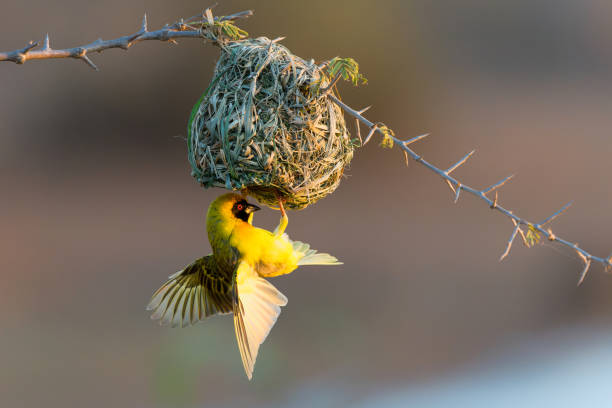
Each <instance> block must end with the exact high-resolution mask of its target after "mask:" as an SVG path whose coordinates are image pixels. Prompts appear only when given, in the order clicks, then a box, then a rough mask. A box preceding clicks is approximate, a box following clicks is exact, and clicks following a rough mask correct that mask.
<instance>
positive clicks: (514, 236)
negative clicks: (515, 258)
mask: <svg viewBox="0 0 612 408" xmlns="http://www.w3.org/2000/svg"><path fill="white" fill-rule="evenodd" d="M518 230H519V225H518V224H517V225H516V226H515V227H514V230H513V231H512V235H510V239H509V240H508V245H507V246H506V250H505V251H504V253H503V254H502V255H501V256H500V257H499V262H501V261H503V260H504V258H505V257H507V256H508V254H509V253H510V248H512V242H513V241H514V238H516V234H517V233H518Z"/></svg>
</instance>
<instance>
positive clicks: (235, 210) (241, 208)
mask: <svg viewBox="0 0 612 408" xmlns="http://www.w3.org/2000/svg"><path fill="white" fill-rule="evenodd" d="M257 210H261V208H259V207H258V206H256V205H254V204H250V203H248V202H247V200H240V201H238V202H236V203H235V204H234V206H233V207H232V214H234V216H235V217H236V218H238V219H239V220H242V221H244V222H249V215H251V213H253V212H255V211H257Z"/></svg>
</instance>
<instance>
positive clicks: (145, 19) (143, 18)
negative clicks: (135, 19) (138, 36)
mask: <svg viewBox="0 0 612 408" xmlns="http://www.w3.org/2000/svg"><path fill="white" fill-rule="evenodd" d="M140 31H142V32H143V33H146V32H147V13H145V14H144V17H142V25H141V26H140Z"/></svg>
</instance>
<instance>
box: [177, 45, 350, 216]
mask: <svg viewBox="0 0 612 408" xmlns="http://www.w3.org/2000/svg"><path fill="white" fill-rule="evenodd" d="M221 50H222V51H221V57H220V58H219V61H218V62H217V65H216V68H215V72H214V75H213V80H212V81H211V83H210V85H209V86H208V89H207V90H206V92H205V93H204V95H202V97H201V98H200V100H199V101H198V103H197V104H196V105H195V106H194V109H193V111H192V114H191V118H190V121H189V126H188V154H189V162H190V163H191V167H192V175H193V176H194V177H195V178H196V180H197V181H198V182H199V183H201V184H202V185H203V186H204V187H206V188H208V187H224V188H227V189H230V190H243V191H245V192H247V193H248V194H250V195H252V196H254V197H255V198H256V199H257V200H258V201H259V202H261V203H263V204H266V205H268V206H272V207H275V206H277V204H278V198H279V197H280V198H283V199H285V206H286V207H287V208H290V209H302V208H305V207H306V206H307V205H309V204H312V203H314V202H316V201H318V200H320V199H321V198H323V197H325V196H326V195H328V194H330V193H331V192H333V191H334V190H335V189H336V188H337V187H338V185H339V184H340V181H341V179H342V174H343V172H344V168H345V167H346V166H347V165H348V164H349V162H350V161H351V159H352V157H353V149H354V147H355V143H354V142H353V141H352V140H351V138H350V135H349V133H348V130H347V128H346V124H345V121H344V116H343V114H342V111H341V109H340V108H339V107H338V106H336V105H335V104H334V103H333V102H331V101H330V100H329V98H327V97H326V96H321V92H320V90H321V89H324V88H325V87H326V86H327V85H328V84H329V81H330V79H329V77H328V76H327V75H326V74H325V73H324V72H323V70H322V68H321V67H319V66H318V65H316V64H315V63H314V61H305V60H303V59H302V58H300V57H297V56H295V55H293V54H292V53H291V52H290V51H289V50H288V49H287V48H285V47H284V46H282V45H280V44H278V43H276V42H274V41H271V40H269V39H268V38H264V37H260V38H257V39H247V40H242V41H233V42H229V43H226V44H223V45H221Z"/></svg>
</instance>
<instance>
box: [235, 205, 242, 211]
mask: <svg viewBox="0 0 612 408" xmlns="http://www.w3.org/2000/svg"><path fill="white" fill-rule="evenodd" d="M236 209H237V210H238V211H242V210H243V209H244V205H242V204H238V205H237V206H236Z"/></svg>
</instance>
